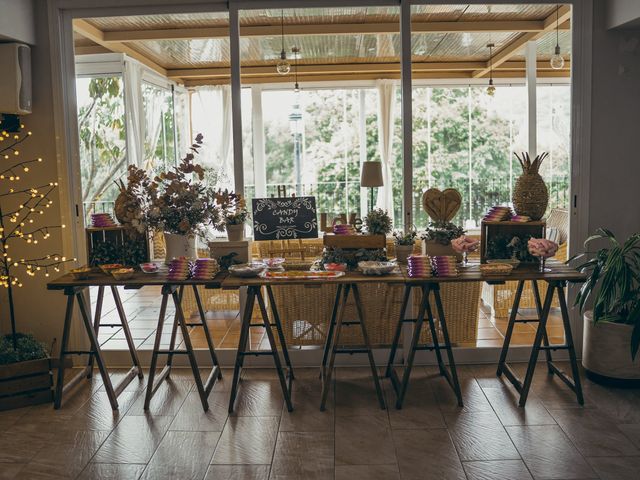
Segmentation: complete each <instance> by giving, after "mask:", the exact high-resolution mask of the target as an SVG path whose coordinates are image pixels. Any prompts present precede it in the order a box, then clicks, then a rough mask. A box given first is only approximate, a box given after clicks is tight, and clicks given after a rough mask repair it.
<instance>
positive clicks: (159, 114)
mask: <svg viewBox="0 0 640 480" xmlns="http://www.w3.org/2000/svg"><path fill="white" fill-rule="evenodd" d="M145 92H146V97H147V98H146V102H145V109H144V125H145V143H146V148H145V154H146V155H145V156H147V157H148V158H145V159H144V165H145V169H146V170H152V169H153V168H154V167H155V166H156V165H155V162H154V161H155V160H156V159H155V158H153V154H154V152H155V151H156V147H157V146H158V141H159V140H160V131H161V128H162V119H163V117H164V113H165V112H164V110H165V98H164V97H165V95H166V92H165V91H163V90H162V89H160V88H157V87H153V86H152V87H150V88H147V89H146V90H145ZM147 152H148V154H147Z"/></svg>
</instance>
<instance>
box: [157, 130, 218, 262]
mask: <svg viewBox="0 0 640 480" xmlns="http://www.w3.org/2000/svg"><path fill="white" fill-rule="evenodd" d="M202 138H203V137H202V135H201V134H199V135H197V136H196V139H195V143H194V144H193V145H191V151H190V152H189V153H188V154H187V155H186V156H185V157H184V158H183V159H182V160H181V162H180V164H179V165H178V166H177V167H174V168H173V169H171V170H169V171H167V172H162V173H159V174H158V175H157V176H156V177H155V178H154V179H153V181H152V182H151V183H150V185H149V187H148V188H147V189H146V195H147V196H148V203H149V208H148V211H147V214H146V222H147V224H148V225H149V227H150V228H155V229H158V230H160V231H162V232H164V239H165V246H166V257H165V262H166V263H168V262H170V261H171V260H172V259H173V258H174V257H182V256H184V257H188V258H195V257H196V256H197V250H196V237H197V236H198V235H202V234H204V230H205V227H206V226H207V225H209V224H211V225H214V226H216V225H218V224H219V223H220V220H221V210H220V208H219V207H218V206H217V205H216V202H215V197H214V194H213V191H212V190H211V188H210V187H208V186H207V184H206V183H205V182H204V177H205V171H204V168H203V167H202V166H200V165H198V164H196V163H194V162H193V160H194V158H195V155H196V154H197V153H198V150H199V149H200V147H201V145H202Z"/></svg>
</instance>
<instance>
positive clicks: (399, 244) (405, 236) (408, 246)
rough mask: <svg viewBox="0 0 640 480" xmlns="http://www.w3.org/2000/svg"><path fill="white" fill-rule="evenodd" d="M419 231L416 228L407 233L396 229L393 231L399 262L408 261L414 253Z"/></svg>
mask: <svg viewBox="0 0 640 480" xmlns="http://www.w3.org/2000/svg"><path fill="white" fill-rule="evenodd" d="M416 236H417V233H416V231H415V230H411V231H409V232H407V233H404V232H401V231H396V232H393V238H394V241H393V243H394V247H395V249H396V259H397V260H398V263H406V262H407V258H409V255H411V254H412V253H413V248H414V246H415V244H416Z"/></svg>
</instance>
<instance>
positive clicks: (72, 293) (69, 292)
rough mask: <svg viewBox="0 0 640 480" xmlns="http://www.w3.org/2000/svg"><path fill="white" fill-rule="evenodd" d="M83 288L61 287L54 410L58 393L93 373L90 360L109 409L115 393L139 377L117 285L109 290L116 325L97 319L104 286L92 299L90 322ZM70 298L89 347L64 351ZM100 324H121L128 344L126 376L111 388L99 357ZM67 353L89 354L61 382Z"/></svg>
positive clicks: (70, 316) (115, 405) (114, 406)
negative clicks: (78, 368)
mask: <svg viewBox="0 0 640 480" xmlns="http://www.w3.org/2000/svg"><path fill="white" fill-rule="evenodd" d="M84 288H85V287H78V288H68V289H65V291H64V293H65V295H66V296H67V308H66V313H65V319H64V327H63V331H62V341H61V343H60V360H59V362H60V365H59V367H58V381H57V383H56V390H55V396H54V404H53V406H54V408H56V409H58V408H60V406H61V405H62V396H63V395H64V394H65V393H66V392H68V391H69V390H70V389H71V388H73V387H74V386H75V385H77V384H78V383H79V382H80V381H81V380H82V379H83V378H91V376H92V372H93V362H94V360H95V362H96V363H97V364H98V369H99V371H100V375H101V377H102V381H103V383H104V388H105V390H106V392H107V396H108V397H109V403H110V404H111V408H112V409H113V410H117V409H118V400H117V398H118V396H119V395H120V393H122V391H123V390H124V389H125V387H126V386H127V385H128V384H129V383H131V381H132V380H133V379H134V378H135V377H136V376H138V378H143V374H142V369H141V368H140V362H139V361H138V355H137V353H136V350H135V345H134V343H133V339H132V337H131V331H130V330H129V324H128V321H127V318H126V315H125V312H124V308H123V307H122V302H121V301H120V296H119V294H118V290H117V287H115V286H112V287H110V288H111V293H112V294H113V296H114V300H115V302H116V308H117V310H118V315H119V316H120V321H121V325H119V324H110V325H103V324H101V323H100V319H101V316H102V303H103V300H104V288H105V287H104V286H101V287H98V297H97V302H96V314H95V318H94V322H93V324H92V323H91V312H90V310H89V308H88V306H87V304H86V300H85V297H84V293H83V290H84ZM74 301H77V302H78V308H79V310H80V315H81V318H82V323H83V325H84V328H85V331H86V333H87V336H88V337H89V344H90V349H89V350H75V351H74V350H68V347H69V334H70V331H71V322H72V321H73V307H74ZM101 326H110V327H115V326H118V327H120V326H121V327H122V329H123V331H124V332H125V337H126V339H127V345H128V347H129V352H130V354H131V359H132V361H133V367H132V368H131V369H130V370H129V372H127V375H126V376H125V377H124V378H123V379H122V380H121V381H120V382H119V383H118V384H117V385H116V386H115V387H114V386H113V385H112V383H111V378H110V376H109V372H108V371H107V368H106V365H105V362H104V358H103V356H102V350H101V349H100V343H99V341H98V333H99V329H100V327H101ZM67 355H89V361H88V362H87V365H86V366H85V368H84V369H82V371H81V372H79V373H77V374H76V375H75V376H74V377H73V378H72V379H71V380H69V381H68V382H67V384H65V383H64V374H65V358H66V356H67Z"/></svg>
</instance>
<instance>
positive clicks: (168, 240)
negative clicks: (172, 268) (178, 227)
mask: <svg viewBox="0 0 640 480" xmlns="http://www.w3.org/2000/svg"><path fill="white" fill-rule="evenodd" d="M164 244H165V250H166V254H165V258H164V263H166V264H167V265H168V264H169V263H171V260H173V259H174V258H178V257H187V258H197V256H198V251H197V250H196V236H195V235H178V234H176V233H167V232H164Z"/></svg>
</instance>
